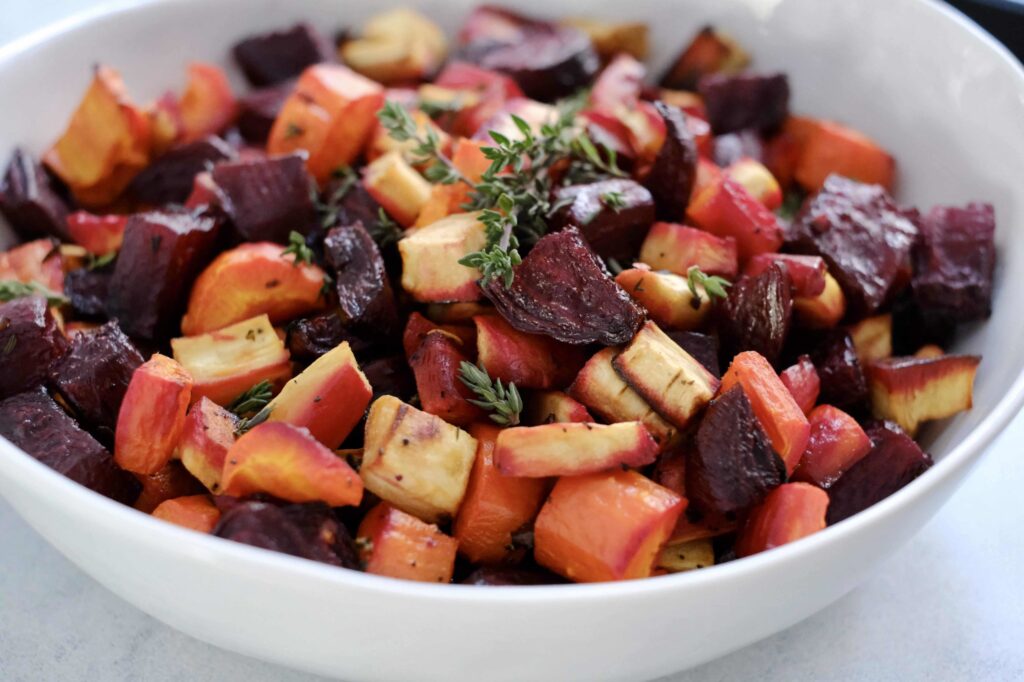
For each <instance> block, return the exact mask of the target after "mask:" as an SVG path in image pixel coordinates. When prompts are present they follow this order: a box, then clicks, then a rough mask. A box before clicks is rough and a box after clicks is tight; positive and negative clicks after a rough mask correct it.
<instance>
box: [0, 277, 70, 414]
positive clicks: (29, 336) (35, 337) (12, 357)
mask: <svg viewBox="0 0 1024 682" xmlns="http://www.w3.org/2000/svg"><path fill="white" fill-rule="evenodd" d="M67 348H68V344H67V340H65V338H64V335H63V334H62V333H61V331H60V329H58V328H57V322H56V321H55V320H54V319H53V315H51V314H50V308H49V307H48V306H47V305H46V299H44V298H42V297H41V296H26V297H24V298H16V299H14V300H13V301H9V302H7V303H0V398H6V397H8V396H12V395H14V394H15V393H21V392H23V391H27V390H29V389H32V388H36V387H37V386H41V385H42V384H43V382H44V381H46V379H47V377H48V376H49V374H50V366H51V365H52V364H53V363H54V362H55V361H56V360H57V359H58V358H60V357H61V356H62V355H63V354H64V353H65V352H66V351H67Z"/></svg>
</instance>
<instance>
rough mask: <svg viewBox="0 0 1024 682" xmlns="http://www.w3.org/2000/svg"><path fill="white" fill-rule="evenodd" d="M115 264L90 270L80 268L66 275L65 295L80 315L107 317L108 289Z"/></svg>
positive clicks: (72, 307)
mask: <svg viewBox="0 0 1024 682" xmlns="http://www.w3.org/2000/svg"><path fill="white" fill-rule="evenodd" d="M113 275H114V269H113V266H110V265H108V266H107V267H105V268H102V269H95V270H90V269H88V268H79V269H78V270H72V271H71V272H69V273H68V274H66V275H64V295H65V296H67V298H68V300H69V301H71V309H72V310H74V311H75V314H76V315H78V316H79V317H85V318H97V317H106V314H107V291H108V289H109V287H110V278H111V277H113Z"/></svg>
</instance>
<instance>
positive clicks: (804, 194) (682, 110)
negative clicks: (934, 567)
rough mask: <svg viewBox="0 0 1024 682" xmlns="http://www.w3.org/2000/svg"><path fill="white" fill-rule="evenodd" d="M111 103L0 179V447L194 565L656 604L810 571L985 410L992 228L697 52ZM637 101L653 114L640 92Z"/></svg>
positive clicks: (517, 29) (556, 36) (603, 42)
mask: <svg viewBox="0 0 1024 682" xmlns="http://www.w3.org/2000/svg"><path fill="white" fill-rule="evenodd" d="M333 28H334V27H323V26H320V27H314V26H311V25H307V24H299V25H296V26H294V27H291V28H284V29H282V30H278V31H273V32H270V33H266V34H262V35H256V36H251V37H248V38H245V39H244V40H242V41H241V42H239V43H238V44H236V45H235V46H233V47H232V48H231V55H232V57H233V61H234V66H233V67H231V68H234V67H238V68H239V69H240V71H241V73H242V74H244V76H245V79H246V80H248V82H249V85H250V86H251V87H250V88H249V89H248V90H247V91H245V92H239V91H238V90H237V89H233V88H232V86H231V84H230V81H229V78H228V76H227V73H226V72H225V71H224V70H222V69H221V68H220V67H218V66H214V65H211V64H201V63H195V64H191V65H189V66H188V72H187V84H186V86H185V88H184V90H183V91H182V92H180V93H175V92H169V93H168V94H166V95H165V96H163V97H161V98H160V99H158V100H157V101H155V102H152V103H150V104H148V105H145V106H142V105H139V104H137V103H136V102H134V101H133V100H132V99H131V97H130V96H129V94H128V92H127V89H126V86H125V85H124V84H123V83H122V81H121V79H120V77H119V76H118V74H117V72H116V71H115V70H114V69H112V68H111V67H109V66H99V67H96V69H95V71H94V72H93V74H92V81H91V83H90V84H89V86H88V89H87V90H86V92H85V95H84V97H83V99H82V101H81V104H80V105H79V106H78V108H77V109H76V110H75V111H74V112H73V113H72V114H71V119H70V122H69V123H68V126H67V129H66V130H65V131H64V132H63V134H61V135H60V137H59V138H58V139H57V141H56V142H55V143H54V144H53V146H52V147H50V148H49V149H48V150H45V153H43V154H42V155H41V156H39V157H38V158H37V157H36V156H33V154H32V153H31V152H30V151H28V150H24V149H19V150H15V151H14V152H13V154H12V156H11V157H10V160H9V162H8V164H7V166H6V170H5V172H4V175H3V178H2V182H0V210H2V213H3V215H4V216H5V217H6V219H7V222H8V223H9V224H10V225H11V227H13V229H14V231H15V233H16V234H17V235H18V236H19V237H20V238H21V240H22V243H20V244H19V245H14V246H12V247H11V248H10V249H9V250H7V251H6V252H4V253H0V435H2V436H3V437H5V438H7V439H8V440H10V441H11V442H12V443H14V444H15V445H17V446H18V447H20V448H21V449H22V450H24V451H25V452H27V453H28V454H30V455H31V456H33V457H35V458H36V459H38V460H40V461H41V462H43V463H44V464H47V465H48V466H50V467H52V468H54V469H55V470H57V471H59V472H61V473H63V474H65V475H66V476H68V477H69V478H71V479H72V480H74V481H77V482H78V483H80V484H82V485H84V486H87V487H88V488H91V489H92V490H94V491H96V492H98V493H100V494H102V495H106V496H108V497H110V498H113V499H115V500H118V501H120V502H123V503H124V504H127V505H132V506H134V507H135V508H136V509H138V510H140V511H142V512H145V513H151V514H153V515H154V516H156V517H159V518H161V519H164V520H166V521H168V522H171V523H174V524H178V525H180V526H184V527H187V528H191V529H194V530H196V531H199V532H203V533H212V534H214V535H216V536H219V537H222V538H227V539H229V540H234V541H236V542H242V543H247V544H250V545H255V546H257V547H263V548H266V549H271V550H277V551H280V552H285V553H288V554H292V555H295V556H299V557H305V558H307V559H312V560H315V561H320V562H324V563H328V564H332V565H335V566H338V567H343V568H346V569H352V570H362V571H366V572H369V573H374V574H378V575H384V576H390V577H395V578H405V579H410V580H420V581H428V582H441V583H447V582H452V581H455V582H462V583H468V584H474V585H522V584H545V583H559V582H564V581H577V582H591V581H606V580H621V579H632V578H643V577H648V576H654V575H661V574H665V573H674V572H680V571H687V570H692V569H698V568H704V567H708V566H711V565H713V564H716V563H722V562H726V561H730V560H733V559H735V558H737V557H745V556H748V555H751V554H755V553H758V552H762V551H765V550H768V549H770V548H773V547H776V546H779V545H782V544H785V543H788V542H792V541H795V540H798V539H800V538H802V537H804V536H807V535H809V534H811V533H814V532H816V531H819V530H821V529H823V528H824V527H825V526H826V525H827V524H833V523H837V522H840V521H842V520H843V519H845V518H847V517H849V516H851V515H853V514H856V513H857V512H859V511H861V510H863V509H865V508H866V507H868V506H870V505H872V504H874V503H875V502H877V501H879V500H881V499H883V498H885V497H886V496H888V495H890V494H892V493H893V492H895V491H896V490H898V489H899V488H901V487H903V486H904V485H906V484H907V483H909V482H910V481H912V480H913V479H914V478H915V477H917V476H918V475H920V474H921V473H922V472H923V471H925V470H926V469H927V468H928V467H929V466H930V465H931V463H932V460H931V459H930V457H929V456H928V454H926V453H925V452H924V451H922V449H921V448H920V447H919V446H918V444H917V443H916V442H915V440H914V438H915V437H916V436H917V434H918V430H919V427H920V426H921V425H922V424H923V423H925V422H929V421H932V420H937V419H942V418H946V417H949V416H951V415H953V414H955V413H957V412H960V411H962V410H965V409H967V408H969V407H970V406H971V393H972V386H973V383H974V376H975V372H976V370H977V368H978V364H979V361H980V358H978V357H975V356H968V355H954V354H948V353H947V352H946V350H945V349H946V348H948V347H949V346H950V344H951V342H952V340H953V334H954V332H955V328H956V326H957V325H958V324H961V323H965V322H971V321H976V320H981V319H984V318H986V317H988V315H989V314H990V311H991V303H992V281H993V270H994V265H995V247H994V241H993V237H994V231H995V217H994V212H993V209H992V207H991V206H990V205H988V204H982V203H970V204H967V205H966V206H937V207H932V208H930V209H929V210H928V211H927V212H923V213H922V212H919V211H918V210H916V209H913V208H908V207H905V206H903V205H901V204H900V203H898V202H897V201H896V199H894V198H893V194H892V192H893V190H894V188H895V186H896V184H897V182H896V181H897V173H896V164H895V161H894V159H893V158H892V157H891V156H890V155H889V154H888V153H887V152H886V151H885V150H884V149H883V148H882V147H880V146H879V145H878V144H877V143H876V142H874V141H873V140H872V139H870V138H869V137H867V136H865V135H863V134H861V133H860V132H858V131H856V130H854V129H852V128H850V127H847V126H846V125H845V124H842V123H837V122H834V121H826V120H820V119H815V118H810V117H806V116H803V115H798V114H795V113H793V112H791V111H790V109H789V100H790V86H789V82H788V80H787V77H786V75H785V74H781V73H763V72H759V71H757V70H752V69H751V68H750V66H749V65H750V58H749V56H748V55H747V53H746V52H745V51H744V50H743V48H742V47H741V46H740V45H739V44H737V43H736V42H735V41H734V40H732V39H730V38H729V37H727V36H726V35H725V34H724V33H722V32H720V31H719V30H717V29H715V28H710V27H709V28H705V29H703V30H701V31H700V32H699V33H698V34H697V35H696V36H695V37H694V38H693V40H692V41H691V42H690V43H689V44H688V45H687V46H685V48H684V49H683V50H682V52H681V53H680V54H679V56H678V58H677V59H675V61H674V62H673V64H672V65H671V66H670V68H669V69H668V70H667V71H666V72H665V73H664V75H663V76H662V77H661V78H660V80H657V81H656V80H655V79H653V78H649V74H648V70H647V68H646V66H645V65H644V62H643V60H644V58H645V56H646V51H647V27H646V26H644V25H642V24H637V23H605V22H599V21H594V20H590V19H579V20H565V21H559V22H549V21H542V20H538V19H533V18H527V17H523V16H519V15H517V14H514V13H512V12H510V11H507V10H504V9H497V8H492V7H481V8H478V9H476V10H475V11H473V12H472V13H471V14H470V15H469V17H468V19H467V20H466V22H465V23H464V25H463V26H462V29H461V30H460V31H459V33H458V36H457V37H456V38H455V40H453V41H451V42H450V41H449V39H448V38H446V36H445V35H444V34H443V33H442V32H441V31H440V29H439V28H438V27H437V26H436V25H435V24H434V23H433V22H432V21H431V20H430V19H429V18H428V17H425V16H422V15H420V14H418V13H416V12H414V11H411V10H406V9H398V10H391V11H387V12H384V13H381V14H378V15H377V16H375V17H373V18H372V19H371V20H370V21H369V22H368V23H366V25H364V26H362V27H357V28H355V29H354V30H349V31H346V32H343V33H342V34H341V37H340V38H339V39H338V41H337V45H332V44H331V42H330V41H329V40H327V39H326V38H325V37H324V35H323V34H322V33H321V31H322V30H324V29H333ZM655 83H656V84H655Z"/></svg>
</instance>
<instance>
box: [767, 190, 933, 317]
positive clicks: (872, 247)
mask: <svg viewBox="0 0 1024 682" xmlns="http://www.w3.org/2000/svg"><path fill="white" fill-rule="evenodd" d="M914 221H915V213H914V212H911V211H904V210H902V209H900V208H899V207H898V206H897V205H896V203H895V202H894V201H893V200H892V197H890V196H889V193H888V192H886V191H885V189H883V188H882V187H881V186H880V185H866V184H863V183H860V182H856V181H855V180H850V179H848V178H844V177H842V176H839V175H830V176H829V177H828V179H826V180H825V185H824V186H823V187H822V189H821V191H820V192H818V193H817V194H816V195H814V196H813V197H812V198H811V199H809V200H807V201H806V202H805V203H804V206H803V208H802V209H801V210H800V213H799V214H798V215H797V217H796V218H795V219H794V221H793V224H792V225H791V226H790V230H789V232H788V234H787V245H788V246H789V248H790V249H791V250H792V251H795V252H798V253H809V254H815V255H819V256H822V257H823V258H824V259H825V261H826V262H827V263H828V269H829V272H830V273H832V276H833V277H835V278H836V280H837V281H838V282H839V285H840V286H841V287H842V289H843V293H844V294H845V295H846V300H847V303H848V304H849V307H850V310H851V312H852V313H853V314H854V315H856V316H864V315H869V314H871V313H872V312H874V311H875V310H877V309H878V308H879V306H881V305H882V304H883V303H885V302H886V301H887V300H889V299H890V298H892V297H894V296H895V295H896V294H897V293H899V291H900V290H901V289H902V288H903V287H904V286H906V285H907V284H908V283H909V282H910V274H911V250H912V249H913V247H914V244H915V243H916V242H917V237H918V230H917V225H916V224H915V222H914Z"/></svg>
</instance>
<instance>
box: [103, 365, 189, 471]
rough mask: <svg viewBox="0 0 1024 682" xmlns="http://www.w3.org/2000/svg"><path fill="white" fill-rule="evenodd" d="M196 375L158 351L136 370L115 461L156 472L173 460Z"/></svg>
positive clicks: (122, 417)
mask: <svg viewBox="0 0 1024 682" xmlns="http://www.w3.org/2000/svg"><path fill="white" fill-rule="evenodd" d="M191 397H192V377H191V376H189V374H188V372H186V371H185V368H184V367H182V366H181V365H179V364H178V363H177V362H175V361H174V360H172V359H171V358H169V357H167V356H165V355H160V354H159V353H156V354H154V355H153V357H152V358H150V359H149V360H148V361H146V362H145V363H143V364H142V365H141V366H140V367H139V368H138V369H136V370H135V372H134V373H133V374H132V379H131V381H130V382H129V383H128V390H127V391H126V392H125V394H124V400H123V401H122V403H121V410H120V412H119V413H118V417H117V430H116V431H115V432H114V461H115V462H117V464H118V466H120V467H121V468H122V469H126V470H128V471H132V472H134V473H137V474H155V473H156V472H157V471H159V470H160V469H162V468H163V467H165V466H166V465H167V463H168V462H169V461H170V460H171V456H172V455H173V454H174V448H175V447H176V446H177V445H178V440H179V438H181V432H182V429H183V428H184V426H185V412H186V411H187V410H188V405H189V399H190V398H191Z"/></svg>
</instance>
